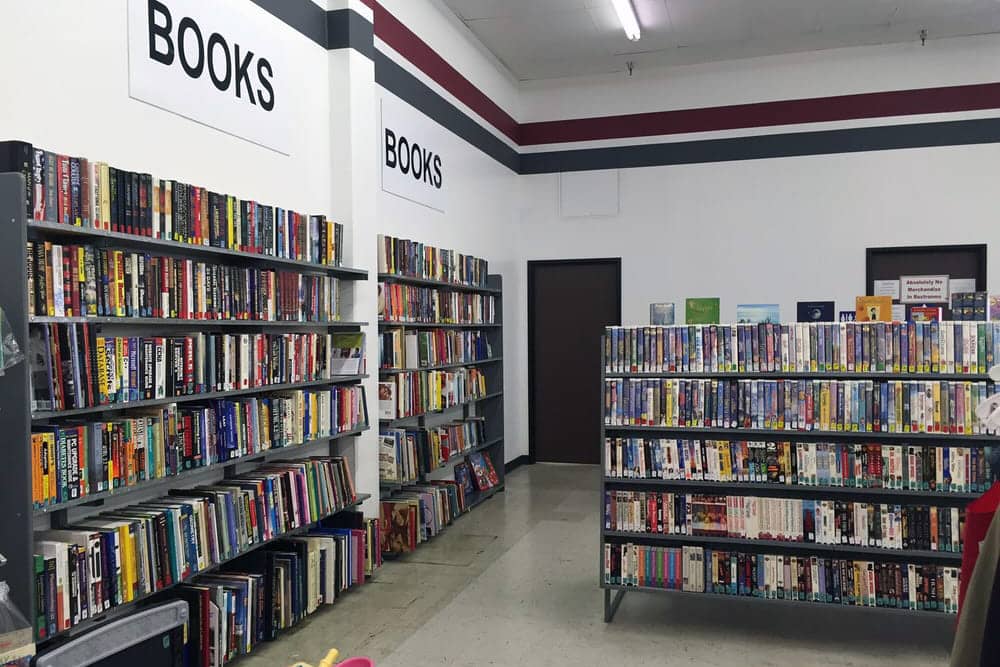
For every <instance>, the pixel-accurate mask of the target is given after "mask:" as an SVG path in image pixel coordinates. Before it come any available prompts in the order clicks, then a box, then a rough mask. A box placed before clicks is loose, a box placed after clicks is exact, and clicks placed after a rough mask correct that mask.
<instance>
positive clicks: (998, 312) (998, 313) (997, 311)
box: [990, 294, 1000, 322]
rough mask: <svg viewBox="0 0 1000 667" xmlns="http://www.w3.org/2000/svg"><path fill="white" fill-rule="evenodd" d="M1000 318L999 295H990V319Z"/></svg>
mask: <svg viewBox="0 0 1000 667" xmlns="http://www.w3.org/2000/svg"><path fill="white" fill-rule="evenodd" d="M995 320H1000V295H997V294H991V295H990V321H991V322H992V321H995Z"/></svg>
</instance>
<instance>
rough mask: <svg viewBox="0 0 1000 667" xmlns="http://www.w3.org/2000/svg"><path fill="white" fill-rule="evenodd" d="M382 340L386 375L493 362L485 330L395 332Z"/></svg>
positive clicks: (394, 330)
mask: <svg viewBox="0 0 1000 667" xmlns="http://www.w3.org/2000/svg"><path fill="white" fill-rule="evenodd" d="M379 340H380V342H381V346H380V348H379V351H380V354H379V360H380V364H379V367H380V368H381V369H383V370H387V371H388V370H411V369H412V370H415V369H419V368H426V367H428V366H444V365H460V364H463V363H472V362H476V361H485V360H488V359H491V358H493V347H492V345H490V342H489V338H488V336H487V335H486V332H485V331H482V330H473V331H457V330H455V329H431V330H420V331H414V330H412V329H409V330H404V329H396V328H392V329H389V330H387V331H382V332H380V333H379Z"/></svg>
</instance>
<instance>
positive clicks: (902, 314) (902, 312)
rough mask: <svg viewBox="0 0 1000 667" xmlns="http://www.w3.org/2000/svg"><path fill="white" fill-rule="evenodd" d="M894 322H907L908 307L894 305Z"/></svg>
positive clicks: (899, 304)
mask: <svg viewBox="0 0 1000 667" xmlns="http://www.w3.org/2000/svg"><path fill="white" fill-rule="evenodd" d="M892 321H893V322H905V321H906V305H905V304H902V303H894V304H892Z"/></svg>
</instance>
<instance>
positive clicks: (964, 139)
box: [519, 118, 1000, 174]
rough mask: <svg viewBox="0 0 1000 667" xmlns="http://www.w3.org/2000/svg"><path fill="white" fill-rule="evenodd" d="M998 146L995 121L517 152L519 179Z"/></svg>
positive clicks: (998, 122) (999, 133) (999, 122)
mask: <svg viewBox="0 0 1000 667" xmlns="http://www.w3.org/2000/svg"><path fill="white" fill-rule="evenodd" d="M998 142H1000V118H985V119H976V120H959V121H944V122H939V123H915V124H908V125H888V126H881V127H859V128H849V129H844V130H825V131H818V132H792V133H787V134H767V135H760V136H753V137H737V138H733V139H706V140H702V141H680V142H674V143H659V144H647V145H641V146H617V147H614V148H590V149H586V148H584V149H577V150H564V151H553V152H545V153H522V154H521V156H520V157H521V165H520V171H519V173H521V174H549V173H555V172H561V171H586V170H592V169H625V168H630V167H658V166H666V165H675V164H698V163H704V162H731V161H734V160H759V159H764V158H780V157H796V156H805V155H832V154H837V153H860V152H865V151H885V150H897V149H901V148H931V147H936V146H965V145H969V144H987V143H998Z"/></svg>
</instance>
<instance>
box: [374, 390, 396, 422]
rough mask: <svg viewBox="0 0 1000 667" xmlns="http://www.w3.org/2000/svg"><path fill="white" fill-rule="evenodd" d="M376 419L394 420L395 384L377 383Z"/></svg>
mask: <svg viewBox="0 0 1000 667" xmlns="http://www.w3.org/2000/svg"><path fill="white" fill-rule="evenodd" d="M378 418H379V419H396V384H395V383H394V382H379V383H378Z"/></svg>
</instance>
